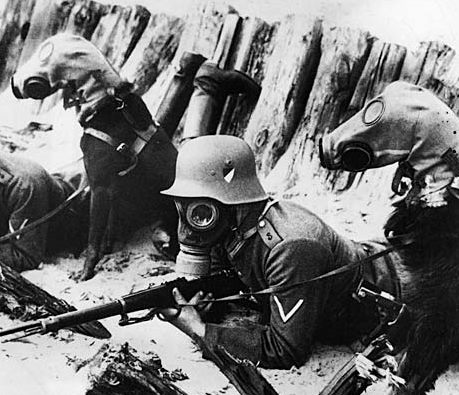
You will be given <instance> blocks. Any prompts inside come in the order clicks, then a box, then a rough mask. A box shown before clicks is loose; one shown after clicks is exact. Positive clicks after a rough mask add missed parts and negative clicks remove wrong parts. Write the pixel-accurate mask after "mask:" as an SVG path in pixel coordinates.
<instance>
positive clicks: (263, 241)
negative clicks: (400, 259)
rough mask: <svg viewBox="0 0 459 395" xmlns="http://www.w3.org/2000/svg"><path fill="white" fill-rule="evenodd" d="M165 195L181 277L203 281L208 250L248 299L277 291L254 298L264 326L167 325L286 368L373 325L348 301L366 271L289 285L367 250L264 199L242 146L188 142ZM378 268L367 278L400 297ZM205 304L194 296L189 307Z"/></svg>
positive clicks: (226, 141) (218, 140) (290, 207)
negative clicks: (174, 223)
mask: <svg viewBox="0 0 459 395" xmlns="http://www.w3.org/2000/svg"><path fill="white" fill-rule="evenodd" d="M163 193H165V194H167V195H171V196H173V197H174V198H175V201H176V206H177V209H178V212H179V229H178V238H179V243H180V253H179V256H178V257H177V267H178V268H179V269H180V270H181V271H182V272H187V273H190V274H203V273H205V272H206V271H207V270H208V266H209V262H210V252H211V249H212V247H213V246H215V245H217V244H219V245H220V246H221V247H222V248H223V250H224V253H225V255H226V258H227V260H228V262H229V265H230V266H231V267H232V268H234V269H235V270H236V271H237V272H238V274H239V276H240V278H241V279H242V281H243V282H244V283H245V284H246V285H247V286H248V287H249V288H250V289H251V290H252V291H255V292H256V291H260V290H262V289H267V288H269V289H272V290H274V288H277V290H275V291H274V292H272V293H271V294H268V295H265V296H263V297H259V298H258V299H259V300H258V301H259V302H260V304H261V307H262V313H263V314H262V316H263V319H262V322H261V325H256V326H255V328H246V327H226V326H225V325H222V324H211V323H205V322H204V321H203V320H202V318H201V314H200V313H201V311H202V309H201V308H200V307H199V305H198V309H199V311H198V309H197V308H195V307H192V306H183V308H181V309H168V310H166V311H164V314H163V315H164V318H165V319H166V320H168V321H170V322H171V323H172V324H173V325H175V326H176V327H178V328H179V329H181V330H182V331H183V332H185V333H186V334H188V335H189V336H191V337H192V338H194V339H196V340H198V341H200V340H203V341H204V342H205V343H206V344H208V345H211V346H212V345H216V344H219V345H222V346H224V347H225V348H226V349H227V350H228V351H229V352H231V353H232V354H234V355H235V356H237V357H239V358H246V359H249V360H252V361H253V362H256V363H260V366H263V367H270V368H290V367H291V366H292V365H296V366H301V365H302V364H304V362H305V361H306V360H307V359H308V357H309V355H310V354H311V346H312V344H313V341H315V340H316V339H319V340H322V341H333V342H347V341H350V340H352V339H353V338H355V337H357V336H358V335H360V334H362V333H367V332H369V331H370V330H372V329H373V328H374V327H375V326H376V325H377V320H378V318H377V314H376V311H375V310H376V309H373V308H372V309H371V310H366V309H365V307H364V306H362V304H359V303H357V302H356V301H355V300H354V299H353V298H352V293H353V292H354V291H355V289H356V287H357V286H358V283H359V282H360V281H361V278H362V269H355V270H351V271H348V272H346V273H344V274H340V275H338V276H334V277H331V278H329V279H327V280H324V281H319V282H316V283H311V284H306V285H305V284H303V285H302V286H295V285H294V284H297V283H299V282H302V281H305V280H308V279H311V278H313V277H315V276H318V275H321V274H323V273H326V272H328V271H331V270H333V269H336V268H338V267H340V266H343V265H345V264H348V263H351V262H356V261H358V260H359V259H361V258H363V257H364V256H366V255H367V254H368V253H369V251H368V248H367V247H368V245H363V244H360V243H355V242H352V241H350V240H347V239H346V238H344V237H341V236H339V235H338V234H337V233H336V232H335V231H334V230H333V229H332V228H330V227H329V226H328V225H327V224H325V223H324V222H323V221H322V220H321V219H320V218H318V217H317V216H316V215H314V214H313V213H312V212H310V211H309V210H307V209H306V208H304V207H302V206H299V205H297V204H295V203H293V202H287V201H275V200H272V199H270V198H269V197H268V195H267V194H266V193H265V191H264V190H263V187H262V186H261V184H260V182H259V180H258V178H257V176H256V170H255V160H254V155H253V153H252V151H251V149H250V148H249V146H248V145H247V144H246V143H245V142H244V141H243V140H241V139H239V138H237V137H234V136H222V135H219V136H203V137H198V138H195V139H193V140H190V141H189V142H187V143H185V144H184V146H183V147H182V150H181V151H180V152H179V155H178V158H177V171H176V179H175V182H174V184H173V185H172V187H171V188H169V189H168V190H166V191H164V192H163ZM377 248H382V247H381V245H379V246H378V247H377ZM380 263H381V262H379V265H378V269H379V270H380V271H381V272H380V273H379V274H380V275H381V273H382V272H384V275H381V276H380V277H379V276H376V274H375V273H374V271H373V269H371V267H370V266H367V269H365V271H366V273H365V277H366V278H368V279H370V280H372V282H374V283H377V284H381V281H380V280H382V279H383V277H384V281H385V280H387V279H389V281H388V282H387V283H386V286H385V287H384V288H385V291H387V292H392V293H395V294H396V289H395V285H394V284H395V283H396V282H395V280H394V281H392V279H391V276H390V274H389V270H388V268H387V266H384V264H383V265H381V264H380ZM384 267H385V268H386V269H383V268H384ZM376 277H378V278H376ZM387 284H388V285H387ZM289 286H291V287H289ZM174 296H175V298H176V301H177V302H178V304H184V303H187V301H186V300H184V298H183V297H182V295H180V293H179V292H178V290H174ZM202 298H203V295H202V294H197V295H196V296H195V297H193V298H192V299H191V300H190V301H189V303H190V304H196V303H198V302H199V301H200V300H201V299H202ZM201 307H202V306H201Z"/></svg>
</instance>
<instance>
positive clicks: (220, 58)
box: [212, 13, 242, 69]
mask: <svg viewBox="0 0 459 395" xmlns="http://www.w3.org/2000/svg"><path fill="white" fill-rule="evenodd" d="M241 20H242V19H241V17H240V16H239V15H238V14H236V13H229V14H228V15H226V17H225V21H224V23H223V26H222V29H221V32H220V37H219V38H218V42H217V46H216V48H215V51H214V56H213V57H212V61H213V62H214V63H216V64H217V65H218V67H220V68H221V69H224V68H225V65H226V62H227V60H228V58H229V54H230V50H231V47H232V45H233V41H234V38H235V35H236V31H237V29H238V26H239V23H240V22H241Z"/></svg>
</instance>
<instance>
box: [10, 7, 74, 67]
mask: <svg viewBox="0 0 459 395" xmlns="http://www.w3.org/2000/svg"><path fill="white" fill-rule="evenodd" d="M73 5H74V3H73V2H69V1H57V0H40V1H37V2H36V5H35V7H34V10H33V13H32V17H31V20H30V29H29V33H28V35H27V38H26V40H25V42H24V48H23V49H22V52H21V58H20V61H19V65H22V64H24V63H25V62H26V61H27V60H28V59H29V58H30V57H31V56H32V54H33V53H34V52H35V50H36V49H37V47H38V46H39V45H40V44H41V43H42V42H43V41H44V40H46V39H47V38H48V37H51V36H52V35H54V34H56V33H58V32H60V31H63V30H65V28H66V26H67V23H68V20H69V16H70V13H71V11H72V8H73Z"/></svg>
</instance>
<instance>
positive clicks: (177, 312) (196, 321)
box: [160, 288, 212, 338]
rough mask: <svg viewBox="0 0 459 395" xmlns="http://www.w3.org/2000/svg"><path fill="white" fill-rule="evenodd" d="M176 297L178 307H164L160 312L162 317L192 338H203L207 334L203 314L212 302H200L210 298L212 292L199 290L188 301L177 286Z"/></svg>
mask: <svg viewBox="0 0 459 395" xmlns="http://www.w3.org/2000/svg"><path fill="white" fill-rule="evenodd" d="M172 294H173V295H174V299H175V301H176V302H177V305H178V307H177V308H175V307H173V308H168V309H163V310H162V311H161V312H160V317H161V316H162V319H164V320H165V321H169V322H170V323H171V324H173V325H174V326H176V327H177V328H179V329H180V330H181V331H182V332H184V333H186V334H187V335H188V336H190V337H192V338H196V337H198V338H203V337H204V334H205V324H204V322H203V320H202V318H201V315H204V314H205V313H207V312H208V311H209V309H210V307H211V303H199V302H200V301H201V300H203V299H210V298H211V297H212V295H211V294H208V295H205V296H204V293H203V292H198V293H197V294H196V295H194V296H193V297H192V298H191V299H190V300H189V301H187V300H186V299H185V298H184V297H183V295H182V294H181V293H180V291H179V290H178V289H177V288H174V289H173V290H172Z"/></svg>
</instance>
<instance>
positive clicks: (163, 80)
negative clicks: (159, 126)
mask: <svg viewBox="0 0 459 395" xmlns="http://www.w3.org/2000/svg"><path fill="white" fill-rule="evenodd" d="M228 13H235V11H234V9H232V8H230V7H228V6H227V5H224V4H221V3H219V4H217V3H215V2H213V1H198V2H197V3H196V6H193V8H192V11H191V12H190V13H189V14H188V15H187V16H186V18H185V28H184V31H183V33H182V36H181V39H180V43H179V46H178V49H177V51H176V53H175V57H174V60H173V62H172V64H171V65H170V66H169V67H168V68H167V70H165V71H164V72H163V73H161V74H160V75H159V77H158V79H157V80H156V82H155V83H154V84H153V85H152V86H151V88H150V89H149V90H148V91H147V92H146V93H145V95H144V96H143V99H144V101H145V103H146V104H147V106H148V108H149V109H150V111H151V113H152V114H156V113H157V112H158V109H159V105H160V104H161V103H162V99H163V97H165V95H166V92H167V90H168V88H169V85H170V83H171V81H172V80H173V76H174V74H175V72H176V69H175V66H174V65H175V64H178V62H179V60H180V58H181V56H182V54H183V53H184V52H185V51H188V52H194V53H198V54H201V55H202V56H204V57H205V58H207V59H212V58H213V57H214V54H215V50H216V49H217V45H218V42H219V37H220V32H221V31H222V29H223V25H224V22H225V19H226V16H227V14H228ZM228 30H229V29H228ZM221 48H222V52H220V53H222V54H223V53H225V50H223V48H226V46H224V45H222V46H221ZM220 59H223V58H222V56H220ZM192 92H193V88H192V86H190V91H189V92H188V93H189V94H187V95H184V96H183V101H184V102H186V105H188V101H189V99H190V96H191V94H192ZM178 130H179V131H180V130H181V127H180V126H179V128H178ZM179 134H180V132H178V135H179ZM176 137H177V136H176ZM177 138H178V137H177Z"/></svg>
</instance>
